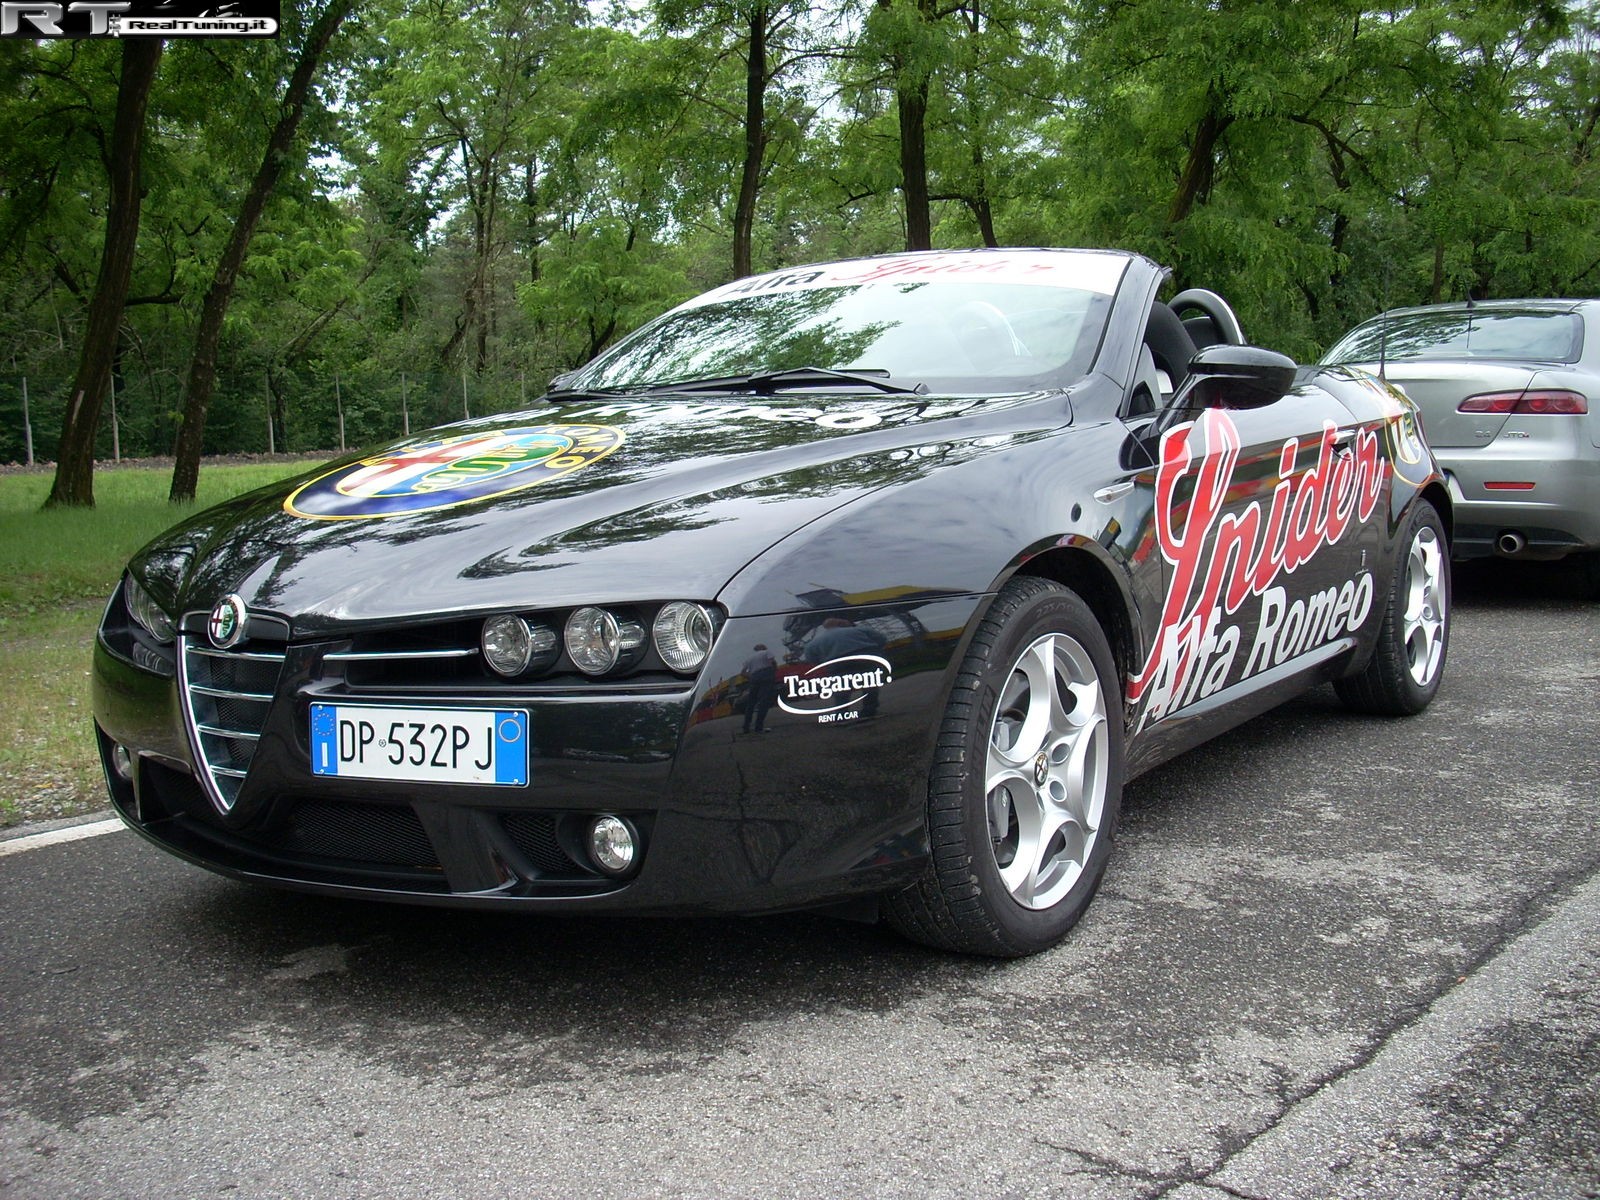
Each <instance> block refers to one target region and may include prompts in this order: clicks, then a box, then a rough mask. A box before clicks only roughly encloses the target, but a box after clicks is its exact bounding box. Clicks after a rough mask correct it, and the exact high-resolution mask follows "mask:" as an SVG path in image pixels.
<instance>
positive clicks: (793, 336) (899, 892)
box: [94, 250, 1451, 955]
mask: <svg viewBox="0 0 1600 1200" xmlns="http://www.w3.org/2000/svg"><path fill="white" fill-rule="evenodd" d="M1164 279H1165V273H1164V272H1163V271H1162V269H1161V268H1159V267H1158V266H1157V265H1156V264H1155V263H1152V262H1150V261H1148V260H1147V259H1144V258H1141V257H1139V256H1136V255H1132V254H1122V253H1109V252H1092V251H1053V250H1037V251H1015V250H1000V251H971V252H951V253H929V254H903V255H894V256H891V257H883V258H872V259H862V260H857V261H851V262H841V263H830V264H825V265H819V266H814V267H805V268H798V269H792V270H786V271H779V272H775V273H772V274H767V275H760V276H755V277H752V278H748V279H741V280H738V281H737V282H734V283H731V284H728V285H726V286H725V287H720V288H717V289H716V290H714V291H712V292H709V293H707V294H706V295H704V296H701V297H699V298H697V299H695V300H691V301H690V302H688V303H687V304H684V305H681V306H680V307H678V308H676V309H673V310H672V311H671V312H668V313H666V314H665V315H664V316H662V317H660V318H658V319H657V320H655V321H654V322H652V323H650V324H649V325H646V326H645V327H644V328H643V329H641V330H639V331H638V332H637V333H635V334H633V335H632V336H631V337H629V338H627V339H626V340H624V341H622V342H621V343H619V344H618V345H617V346H615V347H614V348H612V349H611V350H608V351H606V352H605V353H604V354H602V355H601V356H600V357H598V358H597V359H595V360H594V361H593V362H591V363H590V364H588V365H587V366H586V367H584V368H582V369H581V370H579V371H576V372H574V373H572V374H571V375H568V376H564V377H562V378H560V379H558V380H556V381H555V383H554V384H553V386H552V390H551V391H550V392H549V393H548V394H547V395H546V396H545V397H544V398H543V399H542V400H541V401H540V403H539V405H538V406H537V407H536V408H533V409H531V410H529V411H526V412H519V413H511V414H506V415H502V416H496V417H492V418H486V419H481V420H474V421H467V422H462V423H460V424H456V425H451V426H447V427H445V428H441V429H436V430H433V431H431V432H429V433H426V434H424V435H422V436H420V437H413V438H409V439H407V440H404V441H400V442H396V443H394V444H392V445H388V446H384V447H381V448H378V449H373V450H367V451H364V452H362V453H360V454H357V455H353V456H351V457H348V458H345V459H341V460H339V461H337V462H335V463H332V464H329V465H327V466H324V467H320V468H318V469H317V470H315V471H313V472H311V473H310V474H307V475H305V476H302V477H300V478H299V479H296V480H294V481H292V482H290V483H289V484H286V485H280V486H277V487H274V488H270V489H266V490H262V491H258V492H255V493H253V494H251V495H248V496H244V497H241V498H239V499H236V500H233V501H231V502H229V503H227V504H224V505H221V506H219V507H217V508H214V509H212V510H210V511H209V512H206V513H203V514H201V515H199V516H197V517H195V518H193V519H191V520H188V521H186V522H185V523H183V524H182V525H180V526H179V527H177V528H176V529H174V530H172V531H170V532H169V533H167V534H165V535H163V536H162V537H160V538H158V539H157V540H156V541H155V542H153V543H152V544H151V545H149V546H148V547H146V548H145V549H144V550H143V551H141V552H140V553H139V554H138V555H137V556H136V557H135V558H134V560H133V561H132V563H131V564H130V565H129V567H128V571H127V575H126V577H125V578H124V579H123V581H122V584H121V585H120V586H119V587H118V589H117V591H116V594H115V595H114V596H113V597H112V599H111V602H110V604H109V605H108V607H107V609H106V613H105V619H104V622H103V624H102V626H101V629H100V632H99V637H98V639H97V644H96V647H95V664H94V695H95V700H94V708H95V720H96V724H97V729H98V735H99V742H100V749H101V753H102V756H103V758H104V761H105V767H106V778H107V782H108V784H109V786H110V790H111V797H112V801H113V802H114V804H115V805H116V807H117V810H118V811H119V812H120V813H121V814H122V816H123V817H124V818H125V819H126V820H127V822H128V823H129V824H130V825H131V826H132V827H133V828H134V829H136V830H137V831H138V832H139V833H141V834H143V835H144V836H145V837H147V838H148V839H149V840H151V841H152V842H154V843H155V844H156V845H158V846H160V847H162V848H163V849H166V850H169V851H171V852H172V853H174V854H177V855H180V856H181V857H183V858H186V859H188V860H190V861H191V862H194V863H197V864H199V865H201V866H205V867H209V868H211V869H212V870H215V871H219V872H221V873H223V874H225V875H229V876H232V877H235V878H238V879H247V880H253V881H258V882H262V883H269V884H276V885H280V886H285V887H291V888H300V889H304V890H308V891H314V892H322V893H327V894H330V895H338V896H352V897H364V898H387V899H395V900H405V901H411V902H417V903H429V904H454V905H464V906H476V907H480V908H506V909H509V908H521V909H524V910H526V911H528V912H530V913H558V912H590V913H598V912H610V911H624V910H626V911H629V912H638V913H645V912H650V913H691V912H741V913H751V912H770V911H776V910H782V909H801V908H813V909H821V908H831V909H833V910H835V911H838V912H841V913H852V914H857V915H872V914H878V913H881V914H882V915H883V916H885V917H887V919H888V920H889V921H891V922H892V923H893V924H894V925H895V926H896V927H897V928H899V929H900V930H902V931H903V932H905V933H907V934H909V935H910V936H911V937H913V938H917V939H920V940H922V941H924V942H927V943H929V944H932V945H935V946H940V947H948V948H952V949H958V950H967V951H974V952H978V953H985V954H996V955H1018V954H1026V953H1030V952H1032V951H1037V950H1040V949H1043V948H1045V947H1047V946H1050V945H1051V944H1053V943H1054V942H1056V941H1057V940H1058V939H1060V938H1061V937H1062V935H1063V934H1064V933H1065V932H1066V931H1067V930H1068V928H1070V927H1071V925H1072V924H1073V922H1074V921H1075V920H1076V919H1077V918H1078V916H1079V915H1080V914H1081V913H1082V912H1083V910H1084V908H1085V906H1086V905H1087V904H1088V903H1089V900H1090V898H1091V896H1092V895H1093V893H1094V891H1095V888H1096V887H1097V885H1098V884H1099V882H1100V878H1101V876H1102V874H1103V873H1104V872H1105V869H1106V860H1107V857H1108V855H1109V854H1110V851H1111V841H1112V836H1113V834H1114V831H1115V829H1116V823H1117V810H1118V804H1119V799H1120V796H1121V792H1122V786H1123V783H1124V781H1125V780H1127V779H1128V778H1130V777H1131V776H1133V775H1135V774H1137V773H1139V772H1141V771H1144V770H1146V769H1148V768H1150V767H1151V766H1153V765H1155V764H1156V763H1159V762H1161V761H1164V760H1166V759H1168V758H1171V757H1172V756H1173V755H1175V754H1177V753H1179V752H1181V751H1182V750H1184V749H1186V748H1188V747H1191V746H1194V745H1195V744H1197V743H1199V742H1201V741H1203V740H1205V739H1207V738H1209V737H1211V736H1213V735H1214V734H1216V733H1218V732H1219V731H1221V730H1224V729H1227V728H1229V727H1230V726H1233V725H1237V724H1238V723H1239V722H1241V721H1244V720H1246V719H1248V718H1249V717H1251V716H1253V715H1255V714H1257V713H1260V712H1262V711H1263V710H1265V709H1267V708H1269V707H1271V706H1273V705H1275V704H1277V703H1279V702H1280V701H1282V700H1283V699H1284V698H1286V697H1288V696H1291V695H1293V694H1295V693H1297V692H1300V691H1302V690H1304V689H1306V688H1308V687H1311V686H1313V685H1316V684H1319V683H1323V682H1327V681H1332V682H1333V684H1334V686H1335V687H1336V688H1337V689H1338V692H1339V694H1340V695H1341V696H1342V697H1343V698H1344V699H1345V701H1347V702H1348V703H1349V704H1351V705H1352V706H1354V707H1356V708H1358V709H1361V710H1363V711H1368V712H1379V713H1393V714H1405V713H1415V712H1417V711H1419V710H1420V709H1422V708H1423V707H1424V706H1425V705H1426V704H1427V703H1428V702H1429V700H1430V699H1431V698H1432V697H1433V694H1434V692H1435V691H1436V689H1437V688H1438V686H1439V680H1440V676H1441V673H1442V671H1443V667H1444V660H1445V649H1446V644H1447V640H1448V631H1449V610H1450V580H1449V573H1448V563H1449V557H1450V555H1449V545H1448V543H1449V537H1450V519H1451V517H1450V503H1449V497H1448V493H1447V492H1446V490H1445V487H1444V484H1443V481H1442V479H1441V477H1440V474H1439V471H1438V468H1437V467H1436V465H1435V463H1434V460H1433V458H1432V456H1431V454H1430V453H1429V451H1428V449H1427V448H1426V446H1425V445H1424V444H1423V443H1422V441H1421V440H1420V438H1419V436H1418V432H1417V425H1416V420H1415V414H1414V411H1413V409H1412V407H1411V405H1410V404H1409V402H1408V401H1407V400H1406V399H1405V397H1403V396H1402V395H1399V394H1398V393H1396V392H1394V391H1392V390H1390V389H1389V388H1387V387H1386V386H1384V385H1383V384H1381V383H1379V382H1378V381H1376V380H1375V379H1373V378H1371V377H1370V376H1368V375H1366V374H1363V373H1361V372H1359V371H1356V370H1351V369H1344V368H1322V369H1316V368H1297V367H1296V366H1295V365H1294V364H1293V363H1292V362H1291V361H1290V360H1288V359H1286V358H1284V357H1283V356H1281V355H1278V354H1274V353H1271V352H1270V351H1266V350H1260V349H1256V348H1254V347H1250V346H1247V345H1245V344H1244V337H1243V335H1242V334H1241V332H1240V328H1239V322H1238V321H1237V319H1236V318H1235V316H1234V314H1233V312H1232V311H1231V310H1230V309H1229V307H1228V305H1227V304H1226V303H1225V302H1224V301H1223V300H1222V299H1221V298H1220V297H1218V296H1217V295H1215V294H1214V293H1211V292H1205V291H1188V292H1184V293H1181V294H1179V295H1177V296H1175V297H1173V298H1172V299H1171V300H1169V301H1166V302H1162V301H1161V300H1160V299H1158V295H1159V292H1160V289H1161V288H1162V285H1163V281H1164Z"/></svg>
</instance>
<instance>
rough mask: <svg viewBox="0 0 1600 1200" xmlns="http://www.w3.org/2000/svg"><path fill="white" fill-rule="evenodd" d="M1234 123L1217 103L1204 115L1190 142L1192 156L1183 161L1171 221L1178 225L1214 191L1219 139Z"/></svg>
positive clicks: (1209, 107) (1173, 198) (1170, 212)
mask: <svg viewBox="0 0 1600 1200" xmlns="http://www.w3.org/2000/svg"><path fill="white" fill-rule="evenodd" d="M1232 123H1233V118H1232V117H1225V116H1222V115H1220V114H1219V113H1218V112H1217V111H1216V105H1215V103H1212V104H1210V105H1209V106H1208V107H1207V109H1206V115H1205V116H1203V117H1201V118H1200V126H1199V128H1197V129H1196V130H1195V131H1194V141H1193V142H1191V143H1190V144H1189V157H1188V160H1187V161H1186V162H1185V163H1184V164H1183V178H1182V179H1180V180H1179V181H1178V191H1177V194H1176V195H1174V196H1173V197H1172V207H1171V209H1169V210H1168V212H1167V222H1168V223H1169V224H1172V225H1176V224H1177V223H1178V222H1179V221H1181V220H1183V219H1184V218H1185V217H1187V216H1188V215H1189V212H1190V210H1192V209H1193V208H1194V206H1195V205H1196V204H1203V203H1204V202H1205V199H1206V197H1207V196H1208V195H1209V194H1210V192H1211V176H1212V173H1213V172H1214V171H1215V170H1216V167H1217V157H1216V155H1217V143H1218V142H1220V141H1221V140H1222V135H1223V134H1224V133H1225V132H1226V131H1227V128H1228V126H1229V125H1230V124H1232Z"/></svg>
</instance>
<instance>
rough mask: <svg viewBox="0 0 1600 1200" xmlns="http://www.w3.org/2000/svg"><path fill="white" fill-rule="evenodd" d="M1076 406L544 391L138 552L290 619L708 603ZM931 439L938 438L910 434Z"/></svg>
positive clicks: (202, 600) (148, 571)
mask: <svg viewBox="0 0 1600 1200" xmlns="http://www.w3.org/2000/svg"><path fill="white" fill-rule="evenodd" d="M1069 413H1070V406H1069V404H1068V403H1067V401H1066V400H1065V399H1064V398H1063V397H1062V396H1061V395H1060V394H1055V395H1053V396H1050V397H1041V396H1039V395H1037V394H1035V395H1024V396H1011V397H987V398H984V399H981V400H973V399H952V398H947V397H938V398H928V399H923V398H921V397H899V396H892V397H887V396H886V397H882V398H869V397H861V396H857V395H850V396H843V397H841V396H827V397H821V396H816V395H813V394H806V395H803V396H789V395H786V396H781V397H756V398H734V399H726V398H721V397H717V398H712V399H709V400H703V401H702V400H701V399H699V398H694V399H692V400H685V399H684V398H683V397H677V398H674V400H672V401H654V400H651V401H646V400H643V399H634V400H615V401H610V400H608V401H606V402H585V403H582V404H578V405H562V406H546V407H543V408H538V409H534V410H531V411H528V412H523V413H515V414H507V415H503V416H499V417H495V418H491V419H484V420H478V421H471V422H461V423H459V424H456V425H451V426H447V427H444V428H443V429H438V430H433V431H430V432H429V433H427V434H424V435H422V436H420V437H415V438H410V439H406V440H403V441H398V442H394V443H391V444H389V445H387V446H382V447H377V448H374V449H371V450H367V451H364V452H362V453H360V454H357V455H351V456H348V457H346V458H342V459H339V460H337V461H335V462H333V463H330V464H328V465H326V466H322V467H318V468H317V469H316V470H314V471H312V472H309V473H308V474H306V475H303V476H300V477H299V478H297V479H294V480H290V481H288V482H286V483H283V484H278V485H274V486H273V487H269V488H264V489H262V490H260V491H257V492H253V493H250V494H249V495H246V496H241V497H239V498H237V499H235V500H232V501H229V502H228V503H226V504H223V505H220V506H218V507H217V508H214V509H211V510H209V511H207V512H205V513H202V514H200V515H198V516H196V517H194V518H193V519H191V520H189V521H187V522H185V523H184V524H182V525H180V526H178V527H177V528H175V529H173V530H171V531H169V532H168V533H167V534H164V535H163V536H162V537H160V538H158V539H157V540H156V541H155V542H152V543H151V544H150V545H149V546H148V547H146V548H145V550H144V551H142V552H141V553H140V555H139V556H138V557H137V558H136V559H135V561H134V564H133V570H134V573H135V574H136V575H138V576H139V577H140V578H141V579H142V580H143V581H144V583H145V585H146V586H147V587H148V588H149V589H150V591H151V592H152V594H153V595H155V596H156V598H157V599H158V600H160V601H161V602H162V603H163V604H165V605H167V606H169V607H170V608H172V610H173V611H174V612H175V613H181V612H189V611H195V610H208V609H210V608H211V606H212V605H213V604H215V603H216V601H217V600H218V599H219V598H220V597H221V596H222V595H224V594H226V593H228V592H230V591H233V592H237V593H239V594H240V595H241V596H242V597H243V598H244V600H245V602H246V603H247V604H249V605H250V607H251V608H252V609H254V610H256V611H260V612H269V613H278V614H281V615H283V616H285V617H287V618H289V619H290V621H291V623H292V626H293V628H294V630H295V634H296V636H314V635H317V634H319V633H323V632H327V631H329V630H332V629H334V628H346V627H348V626H350V625H352V624H361V623H369V622H393V621H400V620H405V619H407V618H411V617H415V618H417V619H424V618H427V617H431V616H436V615H437V614H440V613H448V612H453V611H466V612H486V611H494V610H496V609H502V608H507V607H514V608H532V607H560V606H564V605H570V604H577V603H626V602H629V601H643V600H662V599H671V598H684V599H698V600H710V599H714V598H715V597H716V595H717V593H718V591H719V590H720V589H721V588H722V586H723V585H724V584H725V583H726V582H727V581H728V580H729V579H730V578H731V577H732V576H733V575H734V574H735V573H736V572H737V571H738V570H739V569H740V568H741V567H742V566H744V565H745V564H746V563H747V562H749V561H750V560H751V559H752V558H753V557H755V556H756V555H757V554H759V553H760V552H761V551H762V550H764V549H766V548H767V547H768V546H771V545H772V544H774V543H775V542H777V541H779V540H780V539H782V538H784V537H786V536H787V535H788V534H790V533H792V532H793V531H794V530H796V529H798V528H799V527H801V526H802V525H804V524H806V523H808V522H810V521H813V520H815V519H817V518H818V517H820V516H822V515H823V514H824V513H827V512H829V511H830V510H832V509H834V508H837V507H838V506H839V505H841V504H846V503H849V502H850V501H852V500H854V499H857V498H859V497H861V496H863V495H865V494H867V493H868V492H871V491H873V490H875V489H878V488H881V487H883V486H884V485H886V484H889V483H892V482H894V481H896V480H898V479H902V478H906V477H908V476H910V475H921V474H925V473H927V472H929V471H932V470H936V469H939V467H941V466H943V465H947V464H951V463H953V462H956V461H959V460H960V459H963V458H967V457H970V456H971V455H973V454H980V453H987V452H990V451H991V450H992V449H994V448H995V447H997V446H999V445H1003V444H1005V443H1007V442H1009V441H1010V440H1011V439H1012V437H1014V436H1024V435H1026V433H1027V431H1028V430H1029V429H1030V428H1037V429H1044V428H1048V427H1051V426H1059V425H1061V424H1063V423H1065V422H1066V421H1067V420H1068V419H1069ZM929 444H937V445H938V446H939V447H940V453H938V454H923V453H919V452H918V450H917V448H918V447H920V446H925V445H929ZM952 451H954V452H952Z"/></svg>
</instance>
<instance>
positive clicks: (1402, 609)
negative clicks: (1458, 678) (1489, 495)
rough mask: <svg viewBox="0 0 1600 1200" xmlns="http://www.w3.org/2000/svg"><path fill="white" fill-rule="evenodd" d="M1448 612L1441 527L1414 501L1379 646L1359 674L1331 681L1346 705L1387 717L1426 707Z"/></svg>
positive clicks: (1445, 645)
mask: <svg viewBox="0 0 1600 1200" xmlns="http://www.w3.org/2000/svg"><path fill="white" fill-rule="evenodd" d="M1450 609H1451V597H1450V544H1449V542H1447V541H1446V540H1445V535H1444V522H1443V521H1441V520H1440V519H1439V514H1438V512H1437V510H1435V509H1434V507H1433V505H1431V504H1429V503H1428V502H1427V501H1426V500H1422V499H1418V500H1417V502H1416V503H1415V504H1414V505H1413V506H1412V513H1411V519H1410V520H1409V521H1408V522H1407V524H1406V532H1405V536H1404V537H1402V538H1401V539H1400V542H1399V550H1398V557H1397V558H1396V560H1395V566H1394V581H1393V582H1392V583H1391V584H1390V586H1389V597H1388V601H1387V603H1386V604H1385V605H1384V610H1383V628H1382V629H1381V630H1380V631H1379V633H1378V644H1377V645H1376V646H1374V647H1373V650H1372V657H1371V658H1370V659H1368V660H1367V665H1366V666H1365V667H1364V668H1363V669H1362V670H1361V671H1360V673H1358V674H1356V675H1352V676H1350V677H1349V678H1347V679H1340V680H1336V681H1335V682H1334V685H1333V686H1334V690H1335V691H1337V692H1338V693H1339V699H1340V700H1342V701H1344V703H1345V706H1346V707H1347V708H1351V709H1353V710H1354V711H1356V712H1360V713H1373V714H1376V715H1379V716H1389V717H1404V716H1412V715H1414V714H1416V713H1419V712H1421V711H1422V710H1423V709H1425V708H1427V707H1428V705H1429V703H1430V702H1431V701H1432V700H1433V697H1434V693H1436V692H1437V691H1438V690H1439V681H1440V679H1442V678H1443V677H1444V661H1445V655H1446V652H1447V651H1448V650H1449V646H1450Z"/></svg>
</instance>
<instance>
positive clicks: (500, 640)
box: [478, 613, 556, 675]
mask: <svg viewBox="0 0 1600 1200" xmlns="http://www.w3.org/2000/svg"><path fill="white" fill-rule="evenodd" d="M478 644H479V646H480V647H481V648H482V650H483V658H484V661H485V662H487V663H488V664H489V665H490V666H491V667H493V668H494V670H495V671H497V672H498V673H499V674H501V675H521V674H522V673H523V672H524V671H526V670H527V669H528V667H529V666H530V665H532V664H533V662H534V661H535V660H537V659H547V658H549V657H550V652H551V651H552V650H554V649H555V648H556V635H555V633H554V632H553V631H551V630H549V629H546V628H545V627H544V626H543V625H530V624H528V622H526V621H524V620H523V619H522V618H521V617H518V616H513V615H511V614H510V613H501V614H499V615H497V616H493V617H490V618H489V619H488V620H487V621H485V622H484V623H483V633H482V634H481V635H480V636H479V638H478Z"/></svg>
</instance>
